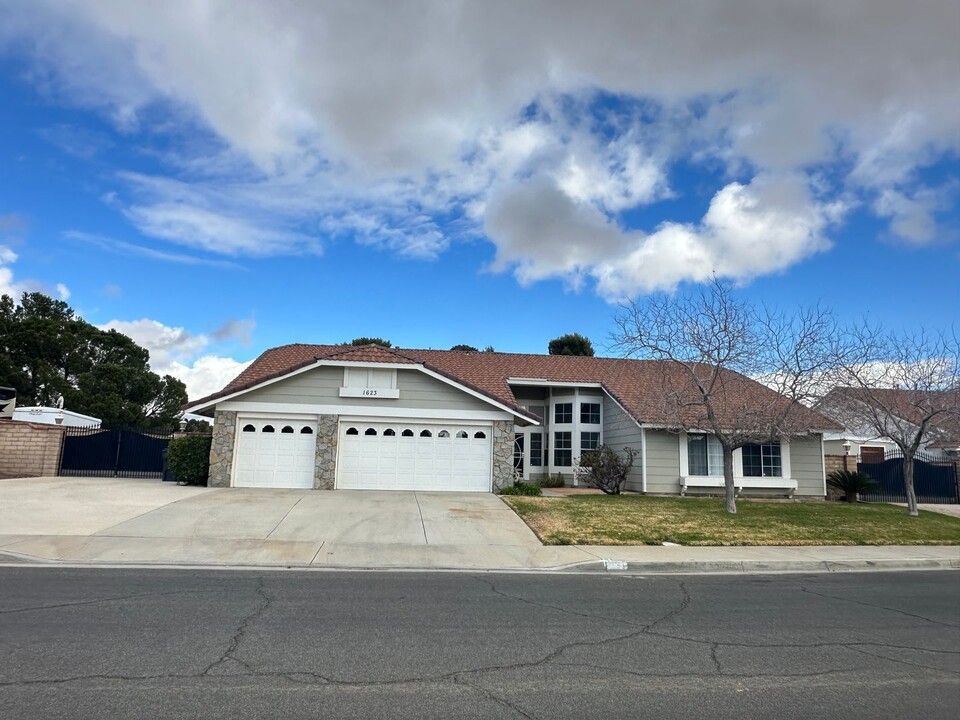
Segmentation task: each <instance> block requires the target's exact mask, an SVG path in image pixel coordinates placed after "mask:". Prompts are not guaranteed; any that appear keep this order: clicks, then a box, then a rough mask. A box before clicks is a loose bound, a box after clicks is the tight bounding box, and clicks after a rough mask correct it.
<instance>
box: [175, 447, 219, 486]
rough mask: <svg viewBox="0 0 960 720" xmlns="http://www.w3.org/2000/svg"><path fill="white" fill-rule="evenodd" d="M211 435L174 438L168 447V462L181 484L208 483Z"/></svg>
mask: <svg viewBox="0 0 960 720" xmlns="http://www.w3.org/2000/svg"><path fill="white" fill-rule="evenodd" d="M212 441H213V437H211V436H210V435H186V436H184V437H178V438H174V439H173V440H171V441H170V445H169V447H168V449H167V463H168V464H169V465H170V470H171V471H173V476H174V477H175V478H176V479H177V482H178V483H180V484H181V485H206V484H207V475H208V474H209V472H210V443H211V442H212Z"/></svg>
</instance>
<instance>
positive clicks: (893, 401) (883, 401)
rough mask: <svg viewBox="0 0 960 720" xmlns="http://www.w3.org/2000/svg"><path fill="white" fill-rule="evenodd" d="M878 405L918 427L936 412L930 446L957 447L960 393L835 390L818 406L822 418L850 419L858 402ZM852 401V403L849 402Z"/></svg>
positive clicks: (901, 390)
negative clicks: (924, 419)
mask: <svg viewBox="0 0 960 720" xmlns="http://www.w3.org/2000/svg"><path fill="white" fill-rule="evenodd" d="M868 398H869V402H870V403H873V402H876V403H878V407H879V408H880V409H882V410H883V411H884V412H886V413H889V414H890V415H894V416H896V417H898V418H900V419H902V420H906V421H907V422H908V423H911V424H915V425H918V424H919V423H921V422H922V421H923V418H924V417H928V416H929V414H930V413H932V412H936V413H937V417H936V418H935V419H934V420H933V421H932V422H931V425H932V428H931V433H930V434H931V437H932V438H933V439H934V441H933V442H931V443H929V447H957V446H960V391H958V390H952V391H949V390H903V389H899V388H871V389H870V390H869V392H868V391H867V390H865V389H863V388H856V387H835V388H834V389H833V390H831V391H830V392H828V393H827V394H826V395H825V396H824V397H823V399H822V400H821V401H820V403H819V404H818V407H819V408H821V412H823V413H824V414H825V415H827V416H828V417H829V416H834V417H836V418H837V420H842V419H844V418H846V419H850V418H852V417H854V416H855V415H856V414H857V413H858V412H862V411H861V410H860V409H859V408H860V407H862V406H858V405H857V403H867V402H868ZM851 401H853V402H852V403H851Z"/></svg>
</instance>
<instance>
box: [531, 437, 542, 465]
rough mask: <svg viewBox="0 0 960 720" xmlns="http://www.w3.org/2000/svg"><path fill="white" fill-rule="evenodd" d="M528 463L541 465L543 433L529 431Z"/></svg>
mask: <svg viewBox="0 0 960 720" xmlns="http://www.w3.org/2000/svg"><path fill="white" fill-rule="evenodd" d="M530 465H532V466H535V467H539V466H541V465H543V433H530Z"/></svg>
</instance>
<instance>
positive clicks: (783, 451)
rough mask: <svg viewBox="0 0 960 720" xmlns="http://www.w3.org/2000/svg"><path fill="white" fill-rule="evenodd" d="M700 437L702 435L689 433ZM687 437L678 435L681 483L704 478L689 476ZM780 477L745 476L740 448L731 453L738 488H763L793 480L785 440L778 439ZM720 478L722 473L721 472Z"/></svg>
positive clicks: (683, 434) (681, 434) (786, 440)
mask: <svg viewBox="0 0 960 720" xmlns="http://www.w3.org/2000/svg"><path fill="white" fill-rule="evenodd" d="M690 434H697V435H700V434H702V433H700V432H697V433H690ZM687 437H688V433H686V432H682V433H680V442H679V449H680V479H681V482H685V481H686V479H687V478H697V477H704V476H697V475H691V474H690V462H689V459H690V456H689V454H688V453H689V450H688V448H687ZM780 473H781V474H780V475H779V476H776V477H774V476H766V477H755V476H749V477H747V476H745V475H744V474H743V453H742V452H741V450H740V448H737V449H736V450H734V451H733V478H734V480H736V481H737V484H738V486H739V485H742V486H744V487H750V486H754V487H763V481H765V480H769V481H771V482H773V483H777V484H779V483H778V481H790V480H793V468H792V465H791V462H790V441H789V440H788V439H786V438H781V439H780ZM721 476H722V472H721ZM710 478H715V476H710ZM689 484H690V485H696V483H695V482H691V483H689Z"/></svg>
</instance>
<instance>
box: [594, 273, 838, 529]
mask: <svg viewBox="0 0 960 720" xmlns="http://www.w3.org/2000/svg"><path fill="white" fill-rule="evenodd" d="M615 323H616V330H615V331H614V333H613V336H612V338H611V340H612V343H611V347H612V349H614V350H618V351H619V352H621V353H622V354H623V355H624V356H626V357H640V358H646V359H652V360H660V361H662V362H663V367H664V377H663V382H664V393H663V397H664V398H665V400H664V408H663V409H664V411H665V415H666V416H667V417H670V418H672V422H671V424H673V425H675V427H676V430H677V431H678V432H679V431H684V430H688V429H697V430H705V431H708V432H710V433H712V434H713V435H714V436H715V437H716V439H717V440H718V441H719V443H720V445H721V447H722V448H723V477H724V487H725V494H726V507H727V512H730V513H735V512H736V511H737V506H736V497H735V487H734V477H733V453H734V450H736V449H738V448H741V447H743V446H745V445H752V444H764V443H772V442H777V441H779V440H780V439H781V438H785V437H786V438H788V437H791V436H797V435H801V434H804V433H805V432H809V430H810V429H811V426H810V423H811V421H812V420H813V421H814V422H815V421H816V420H815V418H818V416H816V415H814V414H813V413H811V411H810V410H809V408H807V407H805V405H804V404H803V403H804V402H810V401H811V400H812V399H813V398H814V397H815V396H816V394H817V392H818V390H819V389H820V388H821V387H822V385H823V378H824V375H825V374H826V373H827V372H828V371H829V369H830V358H831V355H830V350H831V349H832V348H833V347H834V346H835V345H834V342H833V338H834V336H835V334H836V326H835V324H834V321H833V318H832V316H831V314H830V313H829V312H828V311H826V310H823V309H822V308H820V307H818V306H814V307H811V308H807V309H804V310H801V311H800V312H799V313H798V314H796V315H787V314H783V313H778V312H774V311H771V310H769V309H768V308H757V307H755V306H753V305H751V304H750V303H748V302H745V301H743V300H740V299H738V298H737V297H736V296H735V295H734V292H733V290H732V288H731V287H730V286H729V285H728V284H726V283H723V282H721V281H719V280H716V279H714V281H713V282H712V283H710V284H709V285H707V286H705V287H701V288H700V289H699V290H697V291H694V292H690V293H686V294H676V295H656V296H652V297H650V298H647V299H646V300H644V301H643V302H637V301H633V302H630V303H627V304H624V305H622V306H621V310H620V312H619V313H618V314H617V316H616V318H615ZM751 378H761V379H762V380H763V382H764V385H767V386H768V387H764V386H762V385H760V384H759V383H758V382H757V381H756V380H753V379H751Z"/></svg>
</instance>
